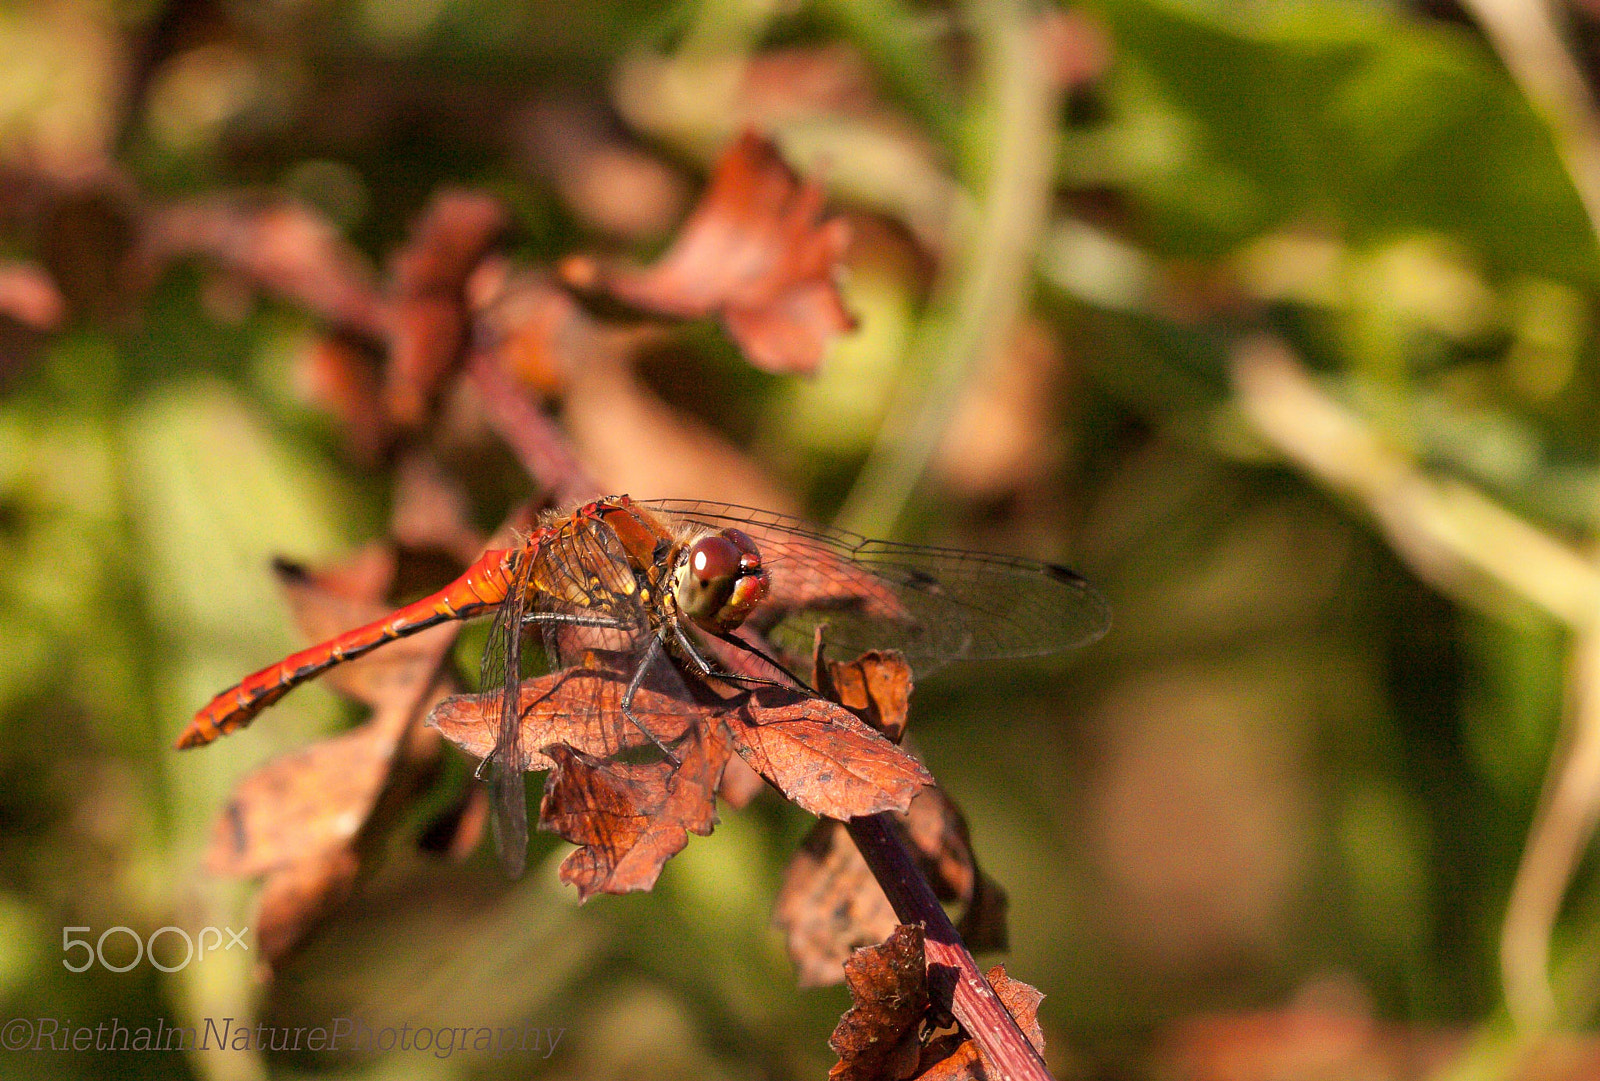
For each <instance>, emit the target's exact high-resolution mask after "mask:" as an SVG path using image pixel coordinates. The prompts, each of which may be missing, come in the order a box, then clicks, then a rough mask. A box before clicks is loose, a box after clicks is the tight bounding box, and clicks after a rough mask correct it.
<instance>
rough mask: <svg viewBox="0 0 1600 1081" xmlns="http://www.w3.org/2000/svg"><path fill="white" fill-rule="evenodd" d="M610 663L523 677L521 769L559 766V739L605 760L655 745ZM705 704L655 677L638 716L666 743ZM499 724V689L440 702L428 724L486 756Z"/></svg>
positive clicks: (590, 660)
mask: <svg viewBox="0 0 1600 1081" xmlns="http://www.w3.org/2000/svg"><path fill="white" fill-rule="evenodd" d="M605 663H606V659H605V658H604V657H603V656H602V655H600V654H589V655H587V656H586V657H585V660H584V664H583V665H580V666H579V667H576V668H567V669H564V670H562V671H560V672H553V673H551V674H550V675H547V676H539V677H537V678H535V679H528V680H524V681H523V683H522V689H521V700H520V703H519V706H518V709H519V711H520V716H521V719H522V734H521V737H520V739H519V740H518V744H517V746H518V749H519V750H520V751H521V752H522V761H521V762H519V763H517V768H518V769H520V770H522V771H523V772H525V773H526V772H532V771H537V770H548V769H551V768H553V767H554V766H555V764H556V763H555V761H554V760H553V759H551V758H550V757H548V756H547V755H545V754H544V753H543V752H542V751H541V750H540V748H543V747H549V746H552V745H556V744H561V745H565V746H566V747H569V748H571V749H572V750H575V751H579V752H582V753H583V754H585V755H590V756H594V757H597V758H606V757H610V756H612V755H615V754H618V753H619V752H622V751H626V750H630V749H632V748H635V747H641V746H646V745H648V744H649V742H650V741H649V740H648V739H647V738H646V737H645V736H644V734H643V733H641V732H640V731H639V730H638V729H636V728H635V727H634V726H633V725H632V724H629V723H628V721H627V719H626V718H624V717H623V715H622V696H623V694H624V693H626V691H627V689H628V677H627V676H626V675H623V674H622V673H620V672H618V671H615V670H612V669H610V668H606V667H603V665H604V664H605ZM699 708H701V707H697V706H696V705H695V704H694V703H688V702H684V701H683V700H681V699H680V698H677V697H674V696H673V695H670V694H665V693H662V692H661V691H658V690H655V689H652V688H651V687H650V686H649V684H648V683H646V685H645V686H643V687H640V688H639V692H638V694H637V695H636V696H635V697H634V700H633V714H634V716H636V717H638V718H639V721H640V723H641V724H643V725H644V726H645V727H646V728H649V729H650V731H651V732H653V733H654V734H655V735H656V736H657V737H658V738H659V739H661V740H662V741H663V742H670V741H672V740H675V739H677V738H679V737H680V736H682V735H683V734H684V732H685V731H687V730H688V729H689V728H690V726H692V725H693V724H695V722H696V720H697V719H698V716H697V712H696V711H697V709H699ZM499 722H500V695H499V693H498V692H493V691H491V692H487V693H484V694H462V695H456V696H454V697H451V698H447V699H445V700H444V701H443V702H440V703H439V705H438V706H436V707H434V710H433V712H432V713H431V714H430V715H429V716H428V720H427V722H426V723H427V724H428V725H429V726H431V727H433V728H437V729H438V730H439V732H440V734H441V735H443V736H444V738H445V739H447V740H449V741H450V742H451V743H454V744H455V745H456V746H457V747H460V748H461V749H462V750H463V751H465V752H467V753H468V754H470V755H474V756H476V757H478V758H483V757H485V756H487V755H488V754H489V752H490V751H492V750H494V742H495V730H496V726H497V725H498V724H499Z"/></svg>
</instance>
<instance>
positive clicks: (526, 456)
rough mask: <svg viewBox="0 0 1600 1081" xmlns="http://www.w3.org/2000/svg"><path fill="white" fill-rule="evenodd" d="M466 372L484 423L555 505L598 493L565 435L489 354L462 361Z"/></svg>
mask: <svg viewBox="0 0 1600 1081" xmlns="http://www.w3.org/2000/svg"><path fill="white" fill-rule="evenodd" d="M467 373H468V374H469V375H470V376H471V377H472V381H473V382H474V383H476V384H477V387H478V396H479V398H480V399H481V400H482V402H483V409H484V412H485V413H486V414H487V415H488V418H489V423H490V425H491V426H493V428H494V430H495V431H496V432H497V433H498V434H499V436H500V438H501V439H503V440H505V441H506V445H507V446H508V447H510V448H511V450H512V453H514V454H515V455H516V456H517V458H518V459H519V460H520V461H521V462H522V467H523V468H524V469H526V470H527V471H528V475H529V476H530V477H533V478H534V479H535V480H537V481H540V482H542V483H544V484H547V485H549V487H550V494H551V497H552V502H554V503H555V505H557V506H566V505H569V504H572V503H581V502H583V501H584V500H587V499H594V498H596V497H598V496H599V495H600V486H599V484H597V483H596V482H595V480H594V478H593V477H591V476H590V475H589V471H588V470H587V469H585V468H584V467H583V463H582V462H580V461H578V456H577V455H576V454H574V453H573V451H572V448H571V447H570V446H569V445H568V444H567V440H566V437H565V436H563V435H562V434H561V432H560V431H558V430H557V428H556V426H555V424H554V423H553V422H552V421H551V420H550V418H549V417H547V416H546V415H545V414H544V413H543V412H541V411H540V409H539V407H538V406H536V405H534V404H533V403H532V402H531V401H529V400H528V396H527V395H526V394H524V393H523V392H522V389H521V388H520V387H518V386H517V385H516V384H515V383H513V382H512V381H511V379H510V378H509V377H507V375H506V374H505V372H504V371H503V370H501V367H500V365H499V364H498V363H497V362H496V361H495V359H494V358H493V357H492V356H490V355H488V354H486V353H475V354H473V356H472V357H471V358H469V359H468V361H467Z"/></svg>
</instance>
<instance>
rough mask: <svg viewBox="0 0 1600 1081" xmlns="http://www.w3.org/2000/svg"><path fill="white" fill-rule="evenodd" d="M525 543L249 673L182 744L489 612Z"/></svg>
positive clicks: (231, 727) (228, 728)
mask: <svg viewBox="0 0 1600 1081" xmlns="http://www.w3.org/2000/svg"><path fill="white" fill-rule="evenodd" d="M520 551H521V549H507V548H496V549H491V550H489V551H487V552H485V553H483V555H482V556H481V557H480V558H479V559H478V561H477V562H476V563H474V564H472V566H470V567H468V568H467V569H466V571H465V572H464V573H463V574H462V575H461V577H459V578H457V579H456V580H455V581H453V582H451V583H450V584H449V585H447V586H445V587H444V588H443V589H441V590H439V592H437V593H434V594H432V595H431V596H427V597H424V598H422V599H421V600H419V601H415V602H413V603H411V604H408V605H406V606H405V607H404V608H401V609H399V610H397V611H394V612H390V613H389V614H388V615H386V616H384V617H383V618H382V619H379V620H375V621H374V622H372V623H368V624H367V625H366V626H364V627H357V628H356V629H355V630H352V631H346V632H345V633H343V634H341V635H339V636H338V637H337V638H330V639H329V640H328V641H326V642H323V643H321V644H320V645H315V646H312V647H311V648H309V649H303V650H301V651H300V652H299V653H292V654H290V655H289V656H287V657H285V658H284V659H283V660H281V661H279V662H278V663H277V664H274V665H272V666H271V667H269V668H263V669H262V670H261V671H259V672H257V673H255V674H254V675H250V676H246V677H245V678H244V679H242V680H240V681H239V682H238V683H237V684H236V685H234V686H232V687H229V688H228V689H227V690H225V691H223V692H222V693H221V694H219V695H217V696H216V697H215V698H213V699H212V700H211V701H210V702H209V703H207V705H206V706H205V708H203V709H201V710H200V712H198V713H196V714H195V715H194V719H193V720H192V721H190V722H189V727H188V728H186V729H184V732H183V735H182V736H180V737H179V739H178V746H179V747H180V748H186V747H199V746H203V745H204V744H207V743H210V742H211V741H212V740H214V739H216V738H217V737H218V736H225V735H227V734H228V733H229V732H232V731H235V730H236V729H240V728H243V727H244V726H245V725H247V724H249V723H250V722H251V721H252V720H253V719H254V718H255V715H256V714H258V713H260V712H261V711H262V710H264V709H266V708H267V707H268V706H270V705H272V704H273V703H274V702H276V701H277V700H278V699H280V698H282V697H283V696H284V695H286V694H288V693H289V691H291V690H293V689H294V688H295V687H297V686H299V685H300V684H302V683H304V682H305V681H306V680H308V679H312V678H314V677H316V676H319V675H321V674H322V673H323V672H325V671H327V670H328V669H329V668H332V667H333V666H334V665H336V664H340V663H342V662H344V661H349V660H354V659H355V658H357V657H359V656H361V655H362V654H364V653H369V652H371V651H372V650H374V649H376V648H378V647H379V646H381V645H383V644H384V643H385V642H392V641H394V640H395V639H396V638H404V637H406V636H407V635H410V634H416V633H417V632H418V631H422V630H426V629H427V628H429V627H433V626H437V625H438V624H440V623H444V622H447V621H449V620H452V619H471V618H472V617H473V616H478V615H483V614H484V613H485V612H487V611H488V610H489V609H491V608H493V607H495V606H496V605H498V604H499V603H500V602H501V601H503V600H504V599H505V596H506V591H507V590H508V589H510V588H511V582H512V578H513V574H512V569H513V567H514V565H515V562H516V558H517V555H518V553H519V552H520Z"/></svg>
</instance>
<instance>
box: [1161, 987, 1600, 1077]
mask: <svg viewBox="0 0 1600 1081" xmlns="http://www.w3.org/2000/svg"><path fill="white" fill-rule="evenodd" d="M1462 1044H1463V1041H1462V1038H1461V1036H1460V1034H1456V1033H1448V1032H1445V1031H1442V1030H1429V1029H1413V1028H1403V1027H1401V1026H1398V1025H1387V1024H1383V1023H1381V1022H1378V1021H1375V1020H1374V1019H1373V1018H1371V1017H1369V1016H1367V1015H1366V1014H1365V1013H1363V1012H1360V1011H1358V1010H1352V1009H1348V1008H1337V1009H1331V1008H1326V1007H1314V1006H1309V1005H1294V1006H1290V1007H1288V1008H1286V1009H1281V1010H1273V1011H1260V1012H1255V1013H1246V1014H1233V1015H1215V1014H1213V1015H1202V1016H1197V1017H1191V1018H1187V1019H1185V1020H1183V1021H1181V1022H1179V1023H1178V1024H1176V1025H1174V1026H1173V1027H1172V1028H1171V1029H1170V1030H1169V1031H1168V1032H1167V1033H1166V1034H1165V1035H1164V1036H1163V1037H1162V1038H1161V1040H1160V1041H1159V1046H1158V1050H1157V1052H1156V1061H1157V1064H1158V1065H1157V1068H1158V1070H1159V1071H1160V1072H1161V1074H1162V1075H1163V1076H1171V1077H1177V1078H1183V1079H1185V1081H1322V1079H1324V1078H1330V1077H1339V1078H1343V1077H1360V1078H1370V1079H1372V1081H1423V1079H1424V1078H1429V1077H1436V1076H1438V1075H1439V1072H1440V1071H1441V1070H1442V1069H1443V1068H1444V1067H1445V1066H1446V1065H1447V1064H1448V1063H1450V1062H1452V1061H1454V1060H1455V1059H1456V1058H1457V1056H1458V1055H1459V1053H1460V1051H1461V1049H1462ZM1539 1057H1540V1055H1539V1051H1538V1049H1537V1048H1533V1049H1530V1054H1529V1056H1528V1059H1529V1061H1528V1063H1527V1065H1533V1064H1534V1062H1536V1061H1537V1060H1538V1059H1539ZM1595 1060H1596V1055H1595V1051H1594V1047H1593V1045H1591V1046H1590V1054H1589V1062H1588V1064H1587V1066H1588V1068H1584V1069H1577V1070H1574V1071H1573V1072H1571V1073H1567V1072H1563V1071H1562V1070H1560V1069H1550V1068H1549V1067H1551V1066H1554V1065H1555V1062H1554V1061H1551V1060H1546V1061H1544V1062H1540V1063H1539V1067H1540V1068H1539V1069H1537V1070H1530V1071H1528V1072H1526V1073H1524V1072H1523V1071H1522V1070H1520V1069H1517V1068H1515V1067H1513V1066H1512V1064H1511V1063H1507V1064H1506V1065H1507V1067H1508V1068H1507V1069H1506V1070H1505V1072H1504V1075H1503V1076H1506V1077H1510V1078H1517V1079H1523V1078H1525V1079H1526V1081H1534V1079H1538V1081H1554V1079H1558V1078H1559V1079H1567V1078H1571V1079H1572V1081H1577V1079H1578V1078H1587V1077H1592V1076H1594V1073H1593V1066H1594V1063H1595ZM1575 1064H1576V1063H1575Z"/></svg>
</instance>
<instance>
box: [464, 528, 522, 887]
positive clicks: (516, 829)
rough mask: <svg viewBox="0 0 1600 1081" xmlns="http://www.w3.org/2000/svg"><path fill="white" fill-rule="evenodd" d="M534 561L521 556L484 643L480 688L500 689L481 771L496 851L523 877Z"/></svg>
mask: <svg viewBox="0 0 1600 1081" xmlns="http://www.w3.org/2000/svg"><path fill="white" fill-rule="evenodd" d="M531 563H532V561H531V560H530V559H528V558H526V557H523V558H520V559H518V561H517V568H516V570H515V572H514V576H513V578H512V582H511V588H509V589H508V590H507V591H506V597H505V600H504V601H502V602H501V603H500V607H499V609H498V610H497V611H496V612H495V617H494V623H493V624H492V625H491V626H490V628H489V640H488V642H487V643H486V645H485V646H484V651H483V668H482V675H481V678H480V680H479V687H480V688H481V689H482V690H483V691H484V692H485V693H495V692H498V693H499V701H498V703H497V706H498V708H497V709H495V710H494V711H493V713H492V715H493V716H494V718H495V738H494V747H493V749H492V750H491V751H490V752H489V754H488V756H487V757H485V758H484V759H483V761H482V762H480V763H479V764H478V770H477V775H478V776H479V777H480V778H481V777H483V776H484V775H485V773H487V775H488V777H487V779H488V782H489V803H490V807H491V811H492V813H491V815H490V818H489V825H490V828H491V830H492V832H493V834H494V848H495V854H496V855H497V856H499V858H500V866H501V868H502V869H503V870H504V871H505V873H506V876H507V877H509V878H519V877H521V875H522V870H523V867H524V865H525V864H526V862H527V858H528V797H527V792H526V789H525V788H524V786H523V780H522V769H521V762H522V750H521V748H520V747H518V746H517V743H518V739H519V737H520V734H521V724H520V717H519V710H518V698H519V695H518V688H519V686H520V683H521V678H522V677H521V669H522V633H523V631H522V616H523V612H524V611H525V609H526V605H527V596H528V588H527V582H528V570H529V566H530V564H531Z"/></svg>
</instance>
